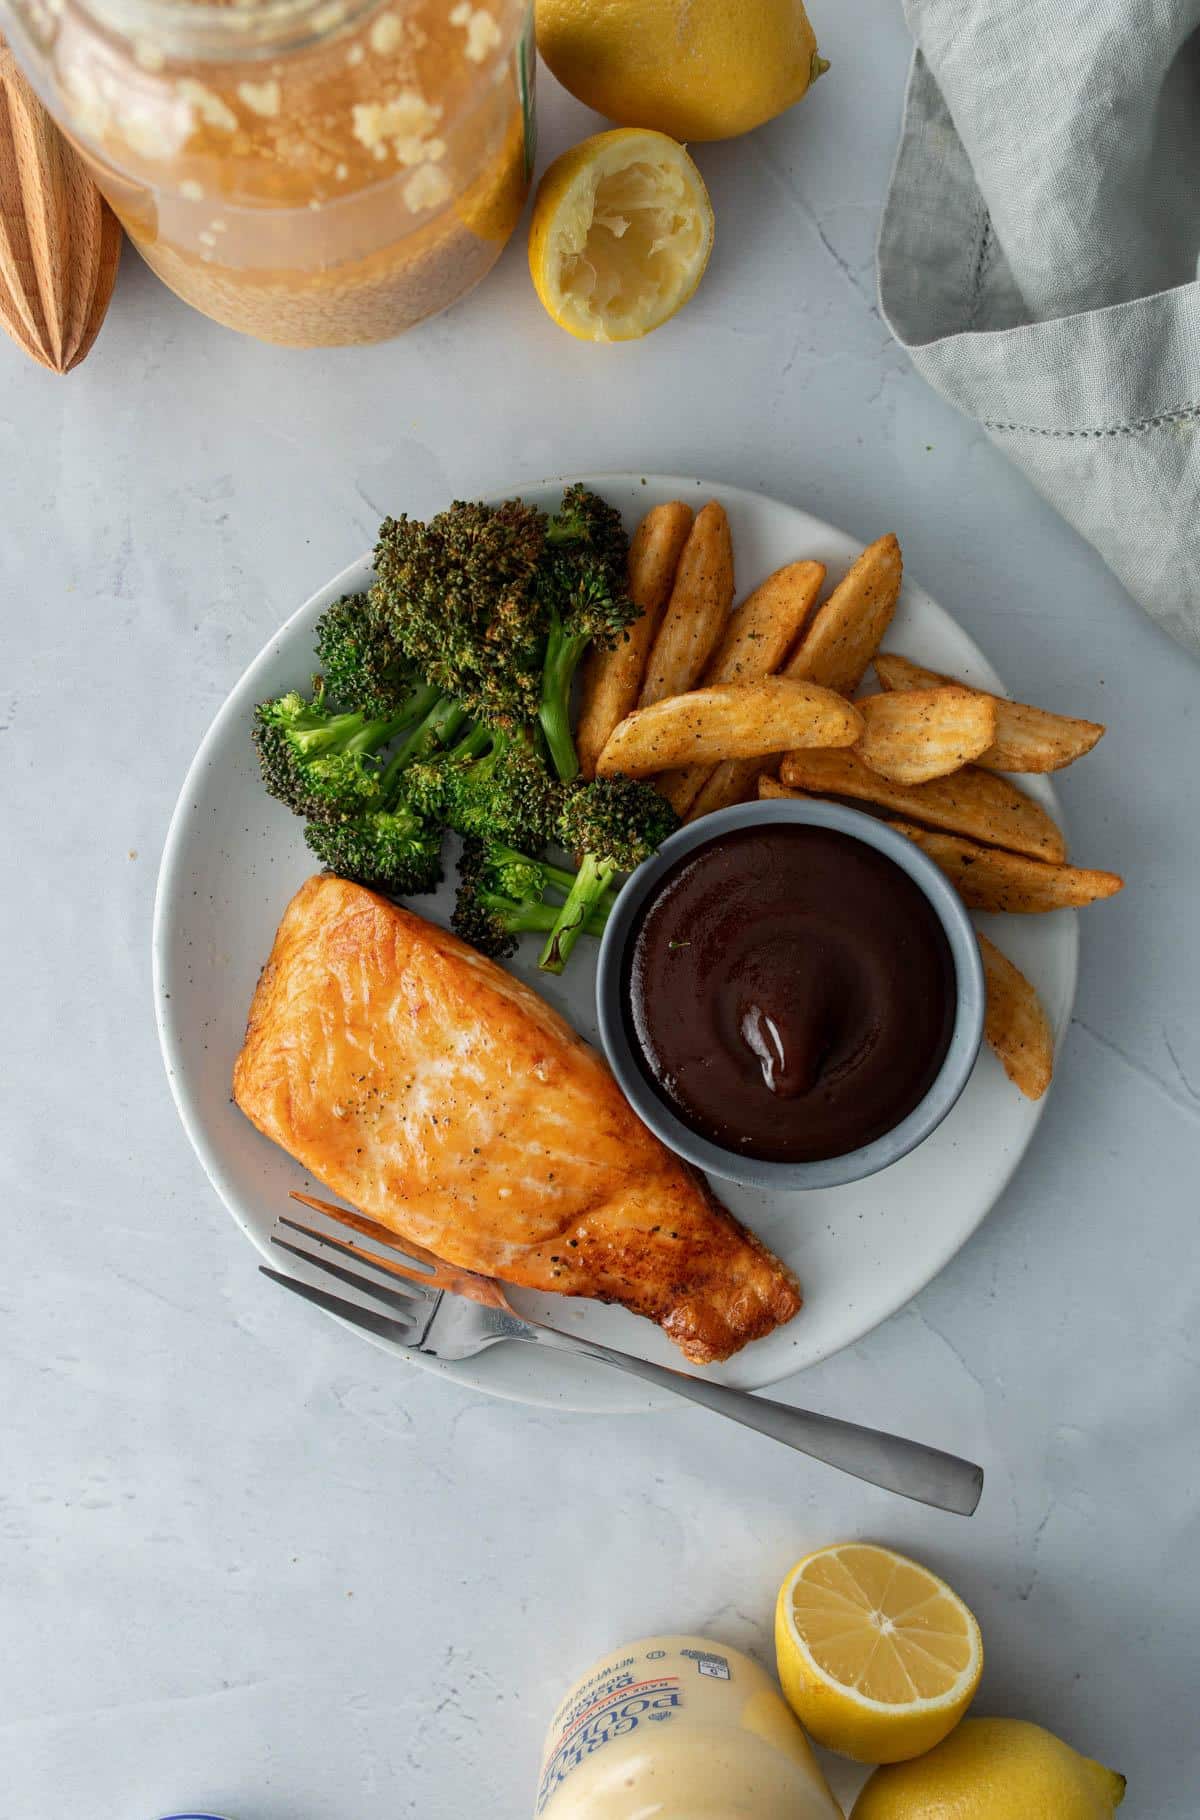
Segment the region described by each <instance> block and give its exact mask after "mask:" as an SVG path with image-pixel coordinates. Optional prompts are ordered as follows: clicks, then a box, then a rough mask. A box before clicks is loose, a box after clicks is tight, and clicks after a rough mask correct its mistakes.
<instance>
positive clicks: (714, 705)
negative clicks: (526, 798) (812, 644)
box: [596, 676, 862, 777]
mask: <svg viewBox="0 0 1200 1820" xmlns="http://www.w3.org/2000/svg"><path fill="white" fill-rule="evenodd" d="M861 732H862V717H861V716H860V714H859V712H858V710H857V708H855V707H854V706H853V705H852V704H851V703H850V702H848V701H847V700H846V699H845V697H844V696H841V695H835V694H834V692H833V690H832V689H822V688H820V687H819V686H818V685H817V684H816V683H803V682H789V681H786V680H785V679H784V678H783V677H780V676H768V677H764V678H763V680H762V681H761V682H756V683H718V684H715V685H714V686H713V687H712V688H709V689H693V690H692V691H691V692H690V693H689V694H687V695H673V696H670V697H669V698H668V699H667V700H665V701H660V702H655V704H654V706H653V707H650V708H639V709H637V710H636V712H635V713H633V714H630V715H629V716H628V717H627V718H626V719H625V720H623V721H622V722H621V724H620V726H619V727H617V728H616V730H615V731H614V733H613V736H612V738H611V739H610V740H609V742H608V744H607V745H606V746H605V748H604V750H603V752H602V753H601V754H600V759H599V763H598V764H597V766H596V774H597V776H598V777H611V776H612V775H613V774H614V773H615V772H618V771H622V772H624V773H625V775H626V776H628V777H648V776H651V775H653V773H654V772H656V771H664V770H667V769H668V768H670V767H671V766H674V765H682V764H689V763H700V762H701V761H703V760H705V759H707V760H708V761H709V763H713V762H714V761H716V760H718V759H722V758H753V757H754V756H755V754H756V753H757V754H763V753H767V752H777V751H779V750H780V749H782V748H786V749H787V750H789V751H790V750H791V749H792V748H793V747H796V746H801V745H804V744H806V743H811V744H812V745H817V746H849V745H852V744H853V743H854V741H855V740H856V739H857V738H858V737H859V735H860V733H861Z"/></svg>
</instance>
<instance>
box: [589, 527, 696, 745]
mask: <svg viewBox="0 0 1200 1820" xmlns="http://www.w3.org/2000/svg"><path fill="white" fill-rule="evenodd" d="M693 517H694V514H693V512H692V508H691V506H688V505H684V503H683V501H682V500H680V499H673V500H671V501H669V502H668V504H666V505H662V506H651V508H650V510H649V511H648V512H647V513H646V516H645V517H644V518H643V520H642V522H641V524H640V525H639V526H638V528H637V530H636V531H635V532H634V534H633V542H632V543H631V544H630V546H629V593H630V596H631V598H632V599H633V600H634V602H635V603H636V604H637V605H638V606H639V607H640V608H641V609H642V612H641V617H640V618H639V619H635V620H634V622H633V624H632V625H631V626H630V628H629V632H628V636H627V637H625V638H623V639H622V640H621V642H620V644H618V645H616V646H614V648H613V649H612V650H611V651H602V650H601V649H600V648H599V646H596V645H594V646H593V647H592V649H591V650H590V651H589V652H588V654H587V656H586V658H585V659H584V662H583V677H582V686H581V698H580V704H579V721H578V725H577V727H576V730H575V749H576V751H577V752H578V754H579V769H580V771H581V773H582V775H583V776H584V777H594V776H595V775H596V760H597V759H598V758H599V756H600V754H601V752H602V751H603V750H604V747H605V745H606V743H607V741H608V736H609V734H610V733H611V732H612V730H613V728H614V727H615V726H616V724H617V722H618V721H619V720H624V718H625V716H626V715H627V714H631V713H632V712H633V710H634V709H635V708H636V707H637V698H638V695H639V694H640V692H641V687H642V675H643V672H644V671H645V668H646V659H647V657H648V656H649V654H650V646H651V645H652V644H653V643H654V635H655V633H656V632H657V631H658V622H659V620H660V619H661V618H662V610H663V608H664V607H665V606H666V604H667V600H668V599H669V597H670V593H671V588H672V585H673V584H674V581H675V571H676V569H677V568H678V567H679V558H680V555H681V553H682V551H683V546H684V544H685V543H686V542H687V539H688V532H689V531H690V530H691V528H692V520H693Z"/></svg>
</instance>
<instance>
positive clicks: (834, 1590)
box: [775, 1542, 983, 1763]
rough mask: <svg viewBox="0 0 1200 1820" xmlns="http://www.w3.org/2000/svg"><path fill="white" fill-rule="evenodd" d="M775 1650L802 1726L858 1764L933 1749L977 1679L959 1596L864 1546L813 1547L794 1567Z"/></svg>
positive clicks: (906, 1563)
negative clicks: (815, 1549) (813, 1549)
mask: <svg viewBox="0 0 1200 1820" xmlns="http://www.w3.org/2000/svg"><path fill="white" fill-rule="evenodd" d="M775 1653H776V1661H777V1664H778V1668H779V1679H780V1682H781V1683H782V1686H783V1691H784V1693H785V1694H786V1695H787V1698H788V1703H789V1704H790V1706H791V1707H792V1709H793V1711H794V1712H795V1713H796V1716H797V1717H798V1718H799V1719H800V1721H801V1723H802V1724H803V1725H804V1726H805V1728H806V1729H807V1730H808V1731H809V1732H811V1733H812V1735H813V1737H814V1738H816V1739H817V1740H818V1742H819V1743H821V1744H824V1745H827V1746H828V1747H829V1749H830V1750H835V1751H840V1752H841V1754H842V1755H843V1756H844V1757H853V1758H854V1759H855V1760H856V1761H857V1762H860V1763H896V1762H900V1761H901V1760H903V1759H906V1758H909V1757H916V1756H919V1755H920V1754H921V1753H922V1752H923V1751H927V1750H932V1749H933V1747H934V1745H935V1744H940V1742H941V1740H942V1739H943V1738H945V1737H946V1736H947V1735H948V1733H949V1732H951V1731H952V1730H953V1728H954V1727H955V1726H956V1725H957V1724H958V1721H959V1720H960V1719H961V1718H962V1715H963V1714H964V1712H965V1711H966V1710H967V1707H968V1706H969V1705H970V1703H971V1699H972V1697H973V1695H974V1693H975V1689H976V1688H977V1687H978V1685H979V1677H980V1675H981V1674H982V1673H983V1642H982V1639H981V1638H980V1635H979V1626H978V1624H977V1623H976V1622H975V1619H974V1618H973V1617H972V1615H971V1613H970V1612H969V1611H968V1610H967V1607H966V1606H965V1605H964V1604H963V1602H962V1600H961V1599H960V1598H959V1597H958V1595H957V1594H956V1593H954V1592H952V1591H951V1590H950V1588H949V1587H948V1586H947V1585H946V1584H945V1582H944V1581H943V1580H939V1579H938V1578H937V1576H936V1574H931V1573H930V1572H929V1571H928V1569H927V1568H924V1567H921V1566H919V1565H918V1564H917V1562H915V1561H910V1560H908V1559H907V1557H906V1556H904V1555H898V1554H894V1553H893V1552H892V1550H891V1549H890V1548H879V1547H876V1546H875V1545H873V1544H871V1543H866V1542H843V1543H840V1544H837V1545H836V1546H834V1547H831V1548H823V1549H820V1550H818V1552H817V1553H816V1554H812V1555H808V1556H807V1557H806V1559H804V1560H803V1561H800V1562H799V1563H798V1564H797V1565H796V1566H795V1567H794V1568H793V1569H792V1571H791V1573H790V1574H789V1575H788V1576H787V1578H786V1580H785V1581H784V1582H783V1585H782V1586H781V1587H780V1589H779V1598H778V1600H777V1602H776V1607H775Z"/></svg>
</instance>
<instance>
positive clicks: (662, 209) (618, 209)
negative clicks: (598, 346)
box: [529, 127, 713, 341]
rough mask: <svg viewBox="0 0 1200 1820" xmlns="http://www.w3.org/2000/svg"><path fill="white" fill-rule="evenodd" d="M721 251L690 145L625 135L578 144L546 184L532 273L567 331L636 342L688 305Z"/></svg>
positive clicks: (538, 202)
mask: <svg viewBox="0 0 1200 1820" xmlns="http://www.w3.org/2000/svg"><path fill="white" fill-rule="evenodd" d="M712 243H713V212H712V204H711V202H710V201H709V199H708V191H707V190H706V189H705V187H704V179H703V178H702V177H701V175H700V173H699V171H698V170H697V169H696V166H695V164H694V163H693V161H692V159H691V158H689V157H688V154H687V152H686V151H685V150H684V148H683V146H681V145H680V144H679V143H678V141H676V140H674V139H670V138H668V136H667V134H666V133H651V132H646V131H643V130H642V129H640V128H637V127H619V128H618V129H617V130H616V131H614V132H611V133H596V134H594V135H593V137H592V138H590V139H585V140H583V142H582V143H581V144H580V145H576V146H573V147H572V148H571V150H570V151H569V152H564V153H563V154H562V156H561V157H560V158H556V159H555V161H554V163H553V164H552V165H551V166H550V168H549V170H548V171H547V172H546V174H545V176H544V177H543V178H542V181H541V183H540V184H539V186H538V193H537V196H536V198H535V200H534V204H533V221H532V224H531V226H530V229H529V270H530V274H531V275H532V278H533V282H534V286H535V288H536V290H537V294H538V296H539V297H540V298H541V300H542V303H543V304H544V306H545V308H546V310H547V311H548V312H549V314H550V315H551V316H552V317H553V319H554V321H555V322H556V323H557V324H558V326H559V328H562V329H566V330H567V332H568V334H571V335H575V336H577V337H578V338H579V340H580V341H634V340H636V339H637V338H638V337H639V336H640V335H647V334H649V332H650V330H651V329H656V328H658V327H659V325H660V324H661V323H664V322H666V321H667V319H668V317H670V316H673V315H674V314H675V312H676V310H678V309H681V308H682V306H683V305H684V304H685V303H686V302H687V300H688V298H689V297H690V296H691V295H692V292H693V291H694V290H695V288H696V286H697V285H698V284H699V282H700V279H701V277H702V275H703V272H704V268H705V266H706V265H707V264H708V256H709V254H710V252H711V251H712Z"/></svg>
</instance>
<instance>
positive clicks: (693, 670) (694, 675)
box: [638, 501, 733, 708]
mask: <svg viewBox="0 0 1200 1820" xmlns="http://www.w3.org/2000/svg"><path fill="white" fill-rule="evenodd" d="M732 605H733V541H732V539H731V537H730V535H729V520H728V518H727V517H726V516H725V508H724V507H723V506H719V505H717V504H716V503H715V501H710V503H709V504H708V505H706V506H705V507H704V509H703V510H702V511H701V512H700V513H699V514H698V515H697V518H696V522H695V523H694V524H693V526H692V528H691V531H690V532H689V534H688V539H687V542H686V543H685V544H684V546H683V551H682V554H681V555H680V558H679V567H678V568H677V569H676V571H675V582H674V586H673V587H672V589H671V598H670V599H669V600H668V602H667V606H666V611H665V612H664V613H663V616H662V619H661V620H660V622H659V626H658V630H657V632H656V633H655V636H654V642H653V644H652V645H651V647H650V655H649V657H648V658H647V659H646V673H645V675H644V676H643V678H642V687H641V692H640V694H639V695H638V707H639V708H648V707H651V706H652V705H653V704H654V703H655V702H657V701H664V700H665V699H666V698H667V697H668V696H671V695H684V694H686V692H687V691H688V690H689V689H690V688H692V687H693V686H694V685H695V683H696V681H697V680H698V678H699V677H700V675H701V674H702V672H703V670H704V666H705V664H706V663H707V662H708V660H709V658H710V657H711V656H712V653H713V651H714V649H715V647H716V644H717V641H718V639H719V638H720V636H721V634H722V632H723V631H724V628H725V621H726V619H727V618H728V615H729V609H730V607H731V606H732Z"/></svg>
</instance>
